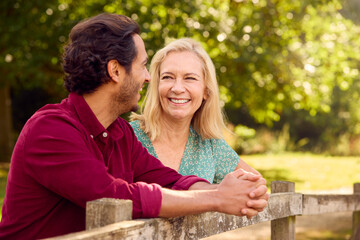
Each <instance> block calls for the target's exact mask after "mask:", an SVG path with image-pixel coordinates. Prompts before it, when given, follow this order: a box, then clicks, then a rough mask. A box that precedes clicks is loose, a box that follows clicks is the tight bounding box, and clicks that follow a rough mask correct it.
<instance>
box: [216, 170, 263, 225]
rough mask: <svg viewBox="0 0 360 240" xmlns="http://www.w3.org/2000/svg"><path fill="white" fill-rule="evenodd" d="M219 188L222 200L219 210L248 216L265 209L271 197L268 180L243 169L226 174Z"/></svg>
mask: <svg viewBox="0 0 360 240" xmlns="http://www.w3.org/2000/svg"><path fill="white" fill-rule="evenodd" d="M217 190H218V194H219V195H218V199H219V202H220V203H219V208H218V209H217V211H219V212H224V213H228V214H234V215H238V216H244V215H246V216H247V217H248V218H250V217H253V216H255V215H257V214H258V213H259V212H261V211H263V210H264V208H265V207H266V206H267V200H268V199H269V195H268V194H267V193H266V192H267V187H266V180H265V179H264V178H262V176H261V175H259V174H253V173H249V172H246V171H245V170H243V169H238V170H236V171H234V172H232V173H229V174H228V175H226V176H225V178H224V180H223V181H222V182H221V183H220V184H219V185H218V188H217Z"/></svg>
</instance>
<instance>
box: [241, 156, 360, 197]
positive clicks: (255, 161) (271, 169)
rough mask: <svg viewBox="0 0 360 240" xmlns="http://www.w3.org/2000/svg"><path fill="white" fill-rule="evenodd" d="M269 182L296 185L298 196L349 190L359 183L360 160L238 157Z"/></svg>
mask: <svg viewBox="0 0 360 240" xmlns="http://www.w3.org/2000/svg"><path fill="white" fill-rule="evenodd" d="M241 157H242V159H243V160H244V161H245V162H247V163H248V164H249V165H250V166H252V167H254V168H255V169H256V170H258V171H259V172H260V173H261V174H262V175H263V176H264V177H265V178H266V179H267V181H268V184H270V182H271V181H275V180H281V181H291V182H295V190H296V191H297V192H301V191H307V190H312V191H314V190H336V189H341V188H345V189H352V188H353V184H354V183H355V182H360V157H331V156H324V155H314V154H301V153H285V154H281V155H250V156H241Z"/></svg>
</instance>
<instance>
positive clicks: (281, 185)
mask: <svg viewBox="0 0 360 240" xmlns="http://www.w3.org/2000/svg"><path fill="white" fill-rule="evenodd" d="M281 192H295V183H293V182H287V181H273V182H271V193H281ZM295 220H296V219H295V216H290V217H285V218H279V219H276V220H272V221H271V240H284V239H287V240H295V238H296V233H295Z"/></svg>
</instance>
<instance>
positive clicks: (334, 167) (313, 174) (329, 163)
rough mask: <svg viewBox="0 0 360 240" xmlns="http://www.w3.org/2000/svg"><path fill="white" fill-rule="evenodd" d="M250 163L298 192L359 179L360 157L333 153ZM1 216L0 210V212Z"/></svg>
mask: <svg viewBox="0 0 360 240" xmlns="http://www.w3.org/2000/svg"><path fill="white" fill-rule="evenodd" d="M241 157H242V159H243V160H245V161H246V162H247V163H248V164H249V165H251V166H252V167H254V168H255V169H257V170H258V171H260V172H261V173H262V174H263V176H264V177H265V178H266V179H267V181H268V184H270V182H271V181H275V180H283V181H291V182H295V190H296V191H297V192H306V191H319V190H339V189H345V190H346V191H351V190H352V186H353V183H355V182H360V157H330V156H323V155H313V154H300V153H285V154H281V155H251V156H241ZM6 177H7V171H5V170H2V169H0V209H1V207H2V202H3V200H4V196H5V188H6ZM0 219H1V213H0ZM350 228H351V226H349V229H346V230H344V232H328V231H327V232H324V233H322V232H317V233H316V234H317V235H316V236H313V235H311V234H313V233H308V234H305V235H303V236H302V235H300V236H297V239H300V240H301V239H346V238H345V237H343V236H344V234H345V232H346V233H347V235H349V231H350Z"/></svg>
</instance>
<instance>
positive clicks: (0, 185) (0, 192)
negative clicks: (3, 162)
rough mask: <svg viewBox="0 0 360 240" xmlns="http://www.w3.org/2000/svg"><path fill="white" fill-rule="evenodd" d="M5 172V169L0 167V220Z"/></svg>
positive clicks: (6, 172) (5, 178) (4, 187)
mask: <svg viewBox="0 0 360 240" xmlns="http://www.w3.org/2000/svg"><path fill="white" fill-rule="evenodd" d="M7 174H8V171H7V170H4V169H1V168H0V220H1V216H2V211H1V210H2V205H3V201H4V197H5V190H6V180H7Z"/></svg>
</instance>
